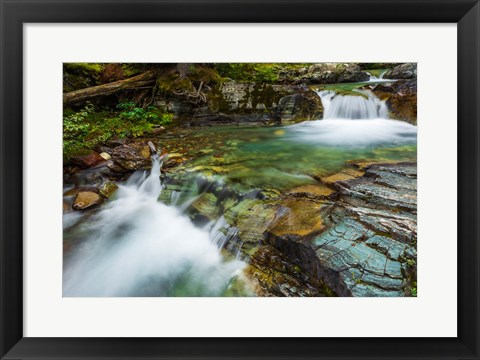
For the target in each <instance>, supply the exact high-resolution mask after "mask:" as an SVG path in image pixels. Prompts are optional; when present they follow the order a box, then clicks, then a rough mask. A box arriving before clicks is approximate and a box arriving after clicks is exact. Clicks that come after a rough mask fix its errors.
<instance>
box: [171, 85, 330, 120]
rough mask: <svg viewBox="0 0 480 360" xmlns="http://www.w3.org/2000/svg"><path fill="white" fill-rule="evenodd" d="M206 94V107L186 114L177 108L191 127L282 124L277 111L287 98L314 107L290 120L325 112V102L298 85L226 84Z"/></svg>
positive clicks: (179, 114)
mask: <svg viewBox="0 0 480 360" xmlns="http://www.w3.org/2000/svg"><path fill="white" fill-rule="evenodd" d="M205 94H206V103H205V104H202V106H196V107H194V108H190V110H189V112H182V111H183V110H182V111H181V109H183V107H178V106H177V110H178V111H176V110H175V109H173V110H172V111H174V113H175V114H176V116H177V117H178V118H179V119H180V120H182V119H184V120H183V121H188V122H189V124H190V126H204V125H211V124H239V123H241V124H269V123H280V121H281V119H280V117H279V114H278V111H277V108H278V105H279V101H280V99H281V98H283V97H285V96H288V95H294V94H302V95H303V96H304V97H305V101H308V103H309V104H310V105H309V106H307V107H306V108H303V107H300V108H299V109H298V110H303V112H304V114H300V113H299V114H298V115H296V114H287V115H288V116H290V117H292V118H293V117H295V116H297V118H298V119H301V118H302V117H303V118H304V119H305V118H311V117H312V116H313V115H314V113H315V112H317V113H318V112H319V111H320V110H318V109H321V102H320V101H318V100H319V99H318V100H317V99H316V98H318V96H317V95H316V94H315V93H314V92H313V91H311V90H309V89H308V88H305V87H303V86H297V85H271V84H265V83H237V82H235V81H226V82H223V83H220V84H218V85H216V86H214V87H212V89H210V90H208V91H206V93H205ZM307 99H308V100H307ZM316 108H317V111H315V109H316ZM296 110H297V109H296ZM192 113H193V118H192V116H191V115H192ZM289 120H290V119H289Z"/></svg>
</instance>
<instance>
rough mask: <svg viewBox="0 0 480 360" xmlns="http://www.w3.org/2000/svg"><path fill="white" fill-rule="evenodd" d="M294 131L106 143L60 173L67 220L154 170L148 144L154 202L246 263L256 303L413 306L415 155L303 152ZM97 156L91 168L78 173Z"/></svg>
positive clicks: (213, 131)
mask: <svg viewBox="0 0 480 360" xmlns="http://www.w3.org/2000/svg"><path fill="white" fill-rule="evenodd" d="M294 130H295V128H294ZM290 131H291V128H289V127H263V128H258V127H256V128H250V127H213V128H212V127H210V128H205V129H201V130H200V129H193V128H183V129H182V128H179V129H176V130H171V131H164V132H162V133H160V134H156V135H155V136H154V137H150V138H148V139H141V140H137V141H133V142H130V143H127V144H122V143H118V142H111V143H110V144H109V145H110V146H111V147H110V148H104V149H103V150H105V151H108V153H109V154H111V158H110V159H108V160H106V161H105V160H104V159H103V158H102V157H101V156H98V155H89V156H88V157H87V158H81V159H76V161H75V162H74V163H75V164H77V166H76V168H70V169H68V168H66V179H67V182H68V183H75V184H76V187H75V188H74V189H69V188H67V190H68V191H66V192H65V197H64V199H65V201H64V209H65V210H66V211H67V213H71V212H72V211H74V210H71V209H72V204H73V208H74V209H75V208H79V207H78V203H79V202H85V198H87V200H88V196H87V197H86V194H87V195H89V196H90V199H91V200H92V202H91V204H90V205H88V206H85V204H84V203H82V208H84V209H86V210H83V213H82V216H88V215H87V214H88V212H92V213H95V212H96V211H98V209H100V208H102V206H105V204H107V203H108V202H110V201H111V200H110V199H115V191H116V189H117V185H116V184H117V183H118V184H122V182H123V181H125V180H126V179H128V178H129V177H130V176H131V175H130V174H131V172H132V171H133V170H135V169H148V168H149V167H150V166H151V160H150V156H151V149H150V147H149V146H148V144H147V142H151V144H155V145H154V146H155V147H156V148H157V149H161V153H163V156H164V161H163V167H162V173H161V179H162V183H163V189H162V191H161V193H160V196H159V199H158V200H159V201H160V202H163V203H165V204H167V205H169V206H172V207H176V208H178V209H181V211H182V212H183V214H185V216H188V217H189V218H190V220H191V222H192V223H193V224H195V226H197V227H199V228H202V227H203V228H204V227H212V228H213V229H212V231H211V232H210V234H211V235H210V236H211V238H212V241H214V242H215V243H216V244H217V245H218V246H219V247H221V248H222V249H224V250H223V251H226V253H227V254H230V255H228V256H233V257H237V258H239V259H242V260H243V261H244V262H246V263H247V264H248V265H247V267H246V268H245V269H244V273H245V274H246V277H247V279H248V287H249V288H253V289H254V290H253V292H252V293H254V294H256V295H260V296H411V295H415V294H416V162H415V157H416V147H415V146H414V145H411V144H400V145H395V146H386V145H382V146H379V147H378V146H376V147H367V148H365V147H360V148H358V149H355V148H353V149H347V148H343V147H342V148H341V149H336V148H331V147H325V146H324V147H322V146H318V144H303V145H302V146H300V144H298V143H297V142H295V141H292V139H295V136H294V135H295V134H296V132H295V131H293V132H292V133H291V132H290ZM289 144H291V146H290V147H289ZM280 149H283V150H282V151H280ZM92 157H95V158H96V159H97V160H98V163H97V164H96V166H93V167H88V169H85V170H81V171H78V166H80V164H82V163H83V164H84V165H85V164H86V163H88V164H89V165H92V163H91V161H93V160H92ZM89 161H90V162H89ZM94 163H95V162H94ZM70 174H71V175H70ZM113 201H115V200H113ZM102 203H103V204H104V205H101V204H102ZM89 209H90V210H89ZM67 230H68V229H67ZM68 231H69V232H71V230H68ZM159 231H161V230H160V229H159ZM66 238H67V240H66V243H67V244H68V245H67V246H66V248H67V249H70V248H72V247H73V248H75V241H76V240H69V237H68V236H67V237H66ZM66 256H68V251H67V252H66Z"/></svg>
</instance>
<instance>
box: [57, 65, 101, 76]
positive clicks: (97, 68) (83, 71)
mask: <svg viewBox="0 0 480 360" xmlns="http://www.w3.org/2000/svg"><path fill="white" fill-rule="evenodd" d="M63 66H64V70H65V71H69V72H72V73H76V74H78V75H100V73H101V72H102V71H103V69H104V65H103V64H99V63H64V64H63Z"/></svg>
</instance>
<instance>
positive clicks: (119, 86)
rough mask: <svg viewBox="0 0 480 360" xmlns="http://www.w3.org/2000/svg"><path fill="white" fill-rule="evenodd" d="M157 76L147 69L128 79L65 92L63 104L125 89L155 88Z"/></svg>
mask: <svg viewBox="0 0 480 360" xmlns="http://www.w3.org/2000/svg"><path fill="white" fill-rule="evenodd" d="M155 78H156V74H155V72H154V71H147V72H145V73H142V74H140V75H136V76H133V77H131V78H128V79H124V80H118V81H114V82H111V83H107V84H103V85H97V86H91V87H88V88H85V89H80V90H74V91H70V92H67V93H65V94H63V104H64V105H65V106H68V105H72V104H75V103H79V102H82V101H87V100H90V99H93V98H94V97H98V96H108V95H112V94H115V93H117V92H119V91H124V90H133V89H139V88H153V87H154V86H155Z"/></svg>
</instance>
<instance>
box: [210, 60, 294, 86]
mask: <svg viewBox="0 0 480 360" xmlns="http://www.w3.org/2000/svg"><path fill="white" fill-rule="evenodd" d="M283 66H284V64H269V63H238V64H235V63H218V64H215V69H216V70H217V71H218V73H219V75H220V76H221V77H226V78H231V79H233V80H236V81H255V82H257V81H258V82H266V83H273V82H277V81H278V73H279V72H280V71H281V70H282V69H283Z"/></svg>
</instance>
